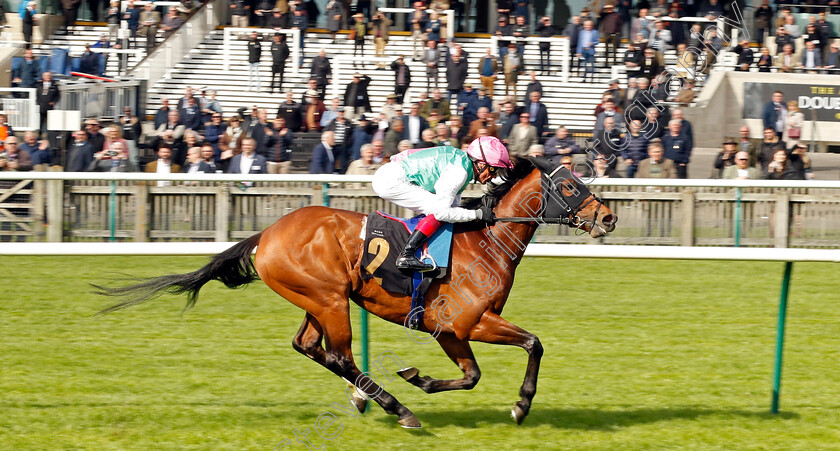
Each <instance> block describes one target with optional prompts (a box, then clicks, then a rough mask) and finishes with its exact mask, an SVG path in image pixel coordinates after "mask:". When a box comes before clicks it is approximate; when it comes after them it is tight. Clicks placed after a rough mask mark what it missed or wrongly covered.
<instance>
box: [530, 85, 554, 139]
mask: <svg viewBox="0 0 840 451" xmlns="http://www.w3.org/2000/svg"><path fill="white" fill-rule="evenodd" d="M540 99H542V96H541V95H540V93H539V92H538V91H531V95H530V96H529V99H528V100H530V102H528V105H527V106H526V107H525V108H526V109H527V111H528V113H529V114H530V115H531V125H533V126H534V127H536V128H537V136H538V137H541V138H542V137H547V135H548V134H549V131H548V109H547V108H546V107H545V104H544V103H542V102H540Z"/></svg>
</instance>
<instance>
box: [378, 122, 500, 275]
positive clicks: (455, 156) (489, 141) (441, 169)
mask: <svg viewBox="0 0 840 451" xmlns="http://www.w3.org/2000/svg"><path fill="white" fill-rule="evenodd" d="M400 157H401V158H400V159H399V160H398V161H392V162H390V163H388V164H386V165H384V166H382V167H381V168H379V170H377V171H376V174H375V175H374V176H373V190H374V191H376V194H378V195H379V196H380V197H382V198H383V199H385V200H389V201H391V202H394V203H395V204H397V205H399V206H400V207H403V208H408V209H411V210H414V211H416V212H418V213H423V214H426V215H427V216H426V217H425V218H423V219H422V220H421V221H420V223H419V224H417V227H416V228H415V230H414V232H413V233H412V234H411V236H410V237H409V239H408V242H407V243H406V245H405V247H404V248H403V249H402V251H401V252H400V256H399V257H398V258H397V262H396V266H397V268H400V269H410V270H417V271H427V270H429V269H431V268H432V267H431V265H427V264H425V263H423V262H422V261H420V260H419V259H418V258H417V257H416V256H415V255H414V254H415V252H416V250H417V249H418V248H419V247H420V246H421V245H422V244H423V243H424V242H425V241H426V240H427V239H428V237H430V236H432V234H434V232H435V231H436V230H437V229H438V227H440V221H444V222H467V221H475V220H479V221H487V222H490V223H492V222H494V217H493V211H492V209H490V207H487V206H484V207H481V208H480V209H478V210H466V209H463V208H459V207H457V205H458V203H459V202H460V199H459V198H460V196H459V195H460V194H461V192H463V191H464V189H465V188H466V187H467V185H468V184H469V182H470V181H471V180H476V181H478V182H479V183H487V182H488V181H490V179H491V178H493V176H494V175H495V174H496V171H497V170H498V168H508V167H512V164H511V162H510V158H509V156H508V152H507V149H505V147H504V145H502V143H501V142H500V141H499V140H498V139H496V138H493V137H487V138H480V139H477V140H475V141H473V143H472V144H470V146H469V147H468V148H467V151H466V152H464V151H462V150H459V149H455V148H453V147H432V148H429V149H422V150H418V151H415V152H414V153H406V154H402V155H400Z"/></svg>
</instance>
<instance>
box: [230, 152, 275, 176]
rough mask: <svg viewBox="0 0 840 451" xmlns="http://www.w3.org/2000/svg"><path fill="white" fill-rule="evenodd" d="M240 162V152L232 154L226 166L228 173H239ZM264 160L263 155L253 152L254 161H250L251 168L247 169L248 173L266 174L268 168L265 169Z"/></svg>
mask: <svg viewBox="0 0 840 451" xmlns="http://www.w3.org/2000/svg"><path fill="white" fill-rule="evenodd" d="M241 162H242V154H239V155H234V156H233V158H231V159H230V165H229V166H228V170H227V171H228V174H241V173H242V172H241V171H240V170H239V165H240V163H241ZM265 163H266V160H265V157H264V156H262V155H260V154H258V153H255V154H254V161H253V162H252V163H251V169H249V170H248V173H249V174H266V173H268V170H267V169H266V164H265Z"/></svg>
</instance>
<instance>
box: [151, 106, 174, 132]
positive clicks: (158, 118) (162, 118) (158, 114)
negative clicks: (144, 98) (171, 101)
mask: <svg viewBox="0 0 840 451" xmlns="http://www.w3.org/2000/svg"><path fill="white" fill-rule="evenodd" d="M170 111H172V108H166V109H163V107H160V108H158V110H157V111H155V130H157V129H159V128H160V126H161V125H163V124H165V123H166V121H168V120H169V112H170Z"/></svg>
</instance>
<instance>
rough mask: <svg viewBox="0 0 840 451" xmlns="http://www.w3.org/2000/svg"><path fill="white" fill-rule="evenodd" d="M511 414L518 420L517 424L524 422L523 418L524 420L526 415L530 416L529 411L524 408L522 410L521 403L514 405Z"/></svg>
mask: <svg viewBox="0 0 840 451" xmlns="http://www.w3.org/2000/svg"><path fill="white" fill-rule="evenodd" d="M510 416H512V417H513V419H514V420H516V424H522V420H524V419H525V417H526V416H528V412H525V411H524V410H522V408H521V407H519V404H516V405H515V406H513V410H511V411H510Z"/></svg>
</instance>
